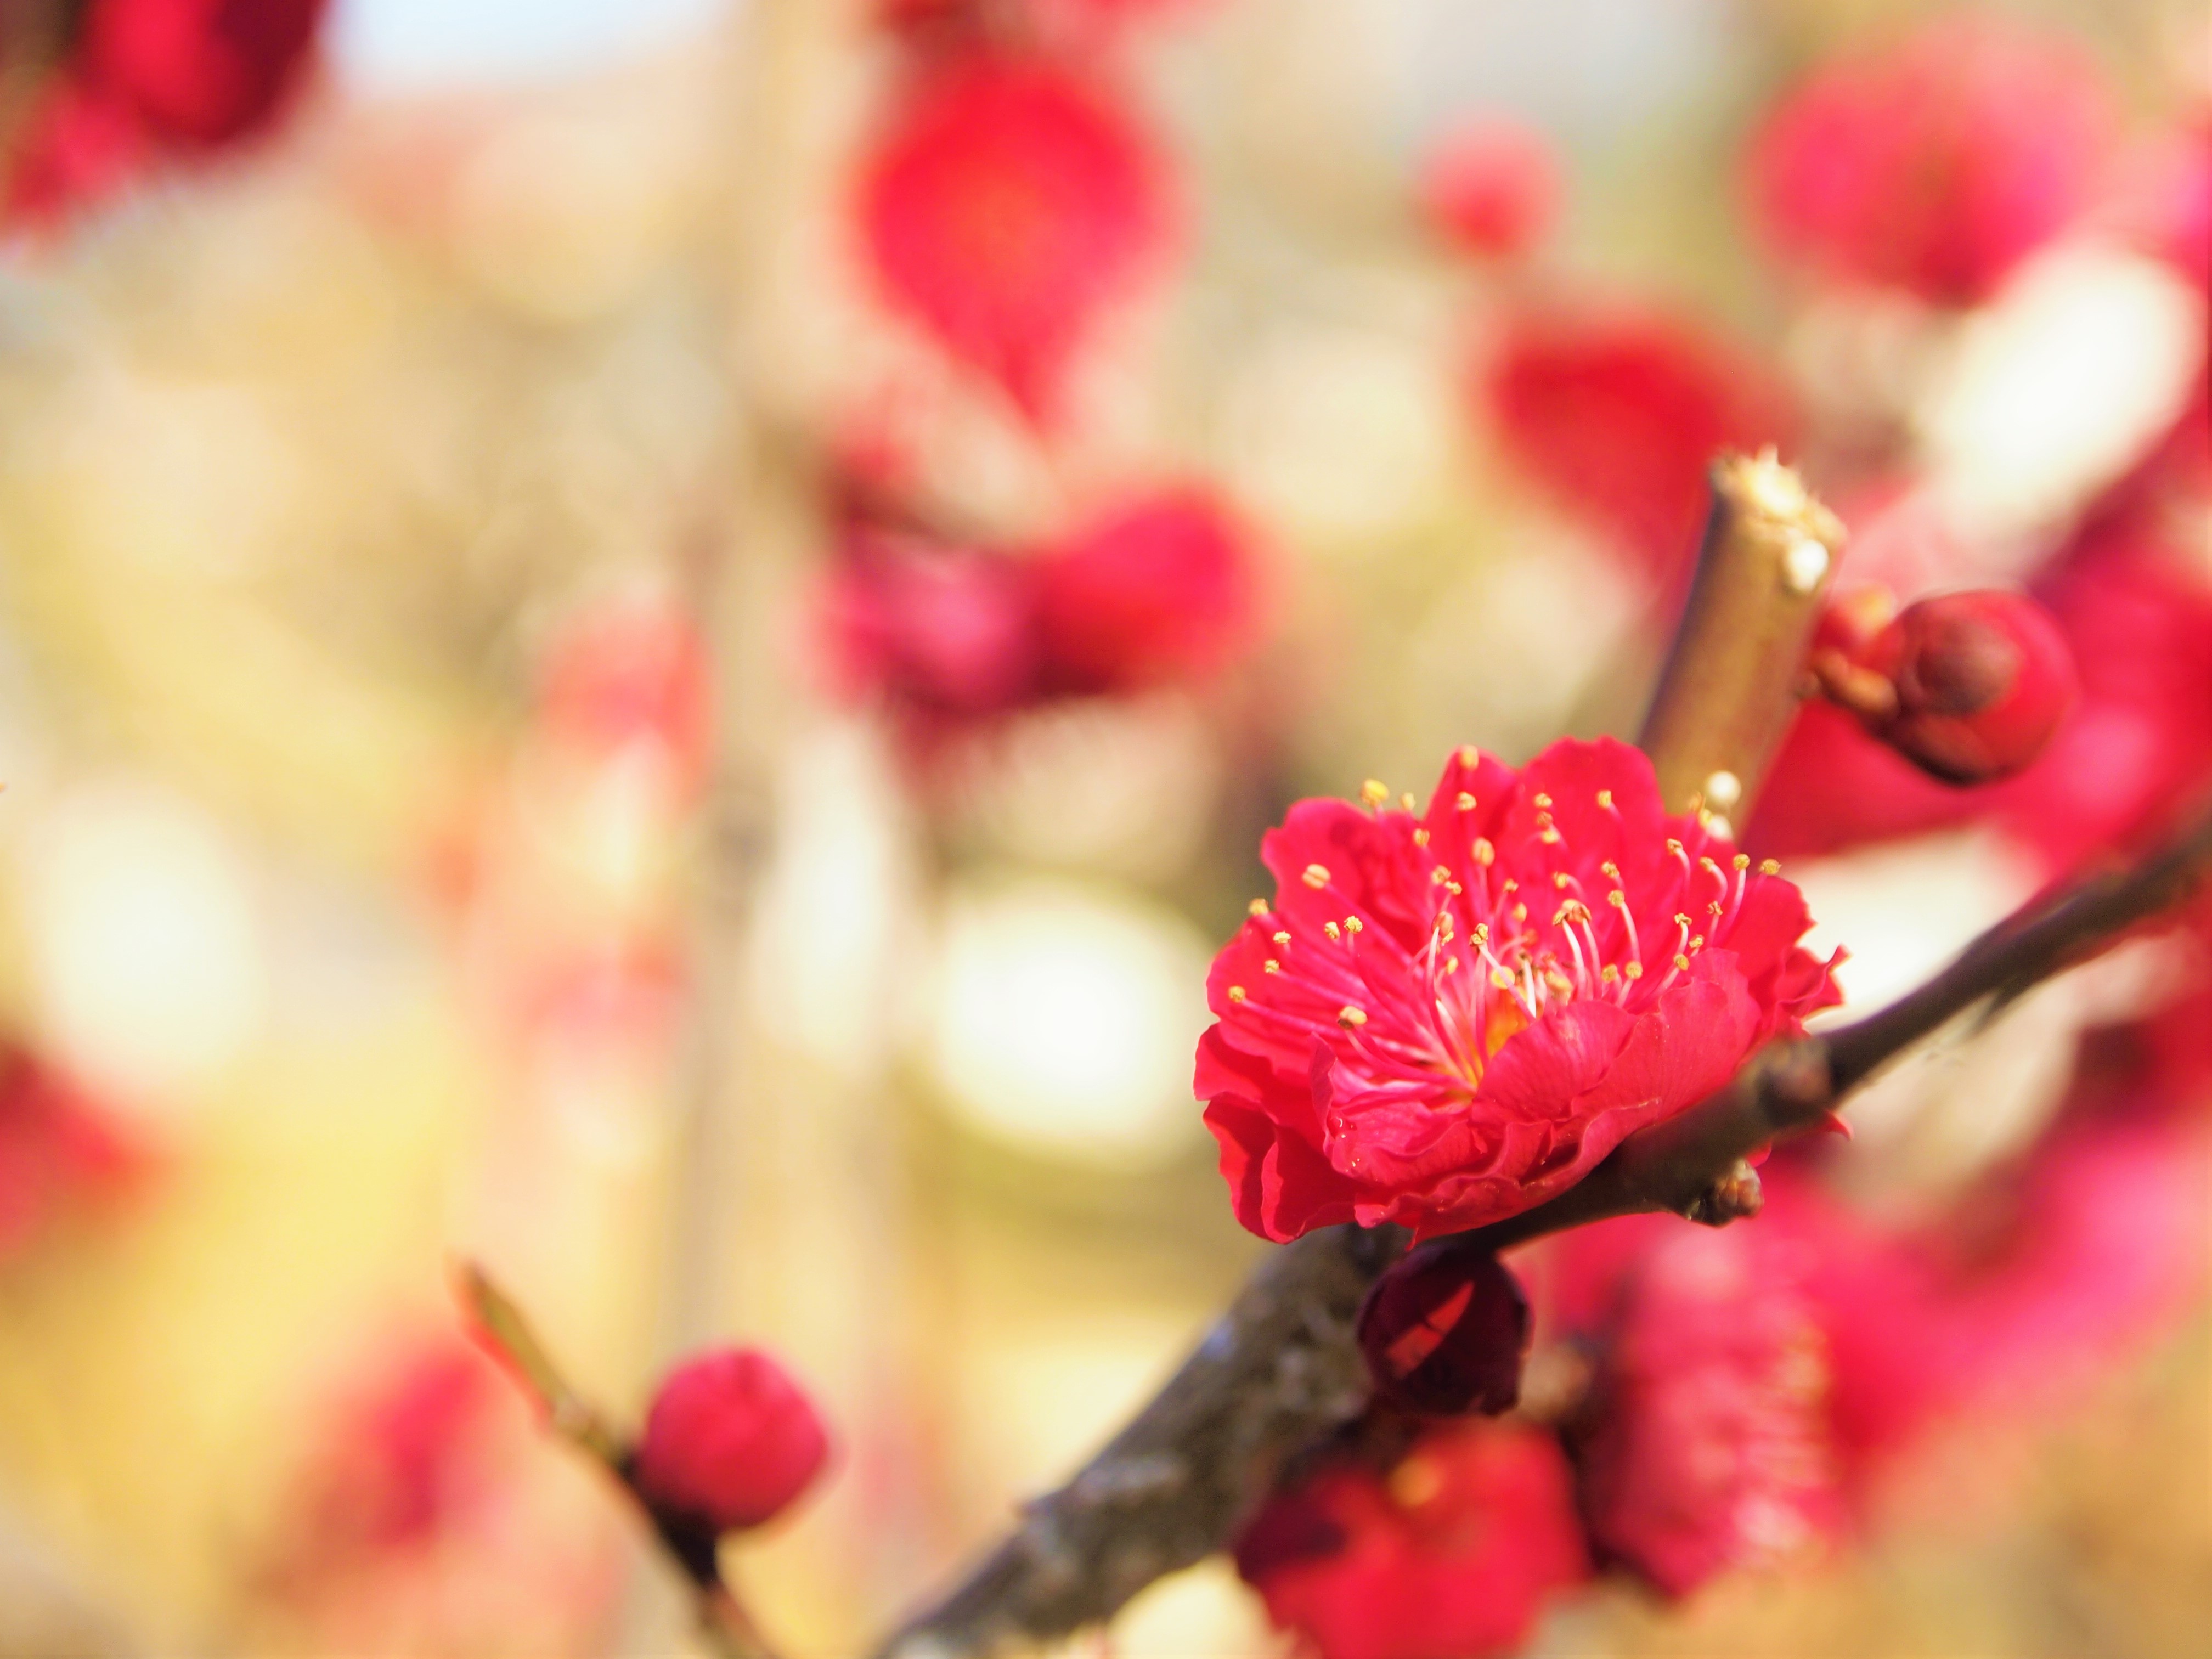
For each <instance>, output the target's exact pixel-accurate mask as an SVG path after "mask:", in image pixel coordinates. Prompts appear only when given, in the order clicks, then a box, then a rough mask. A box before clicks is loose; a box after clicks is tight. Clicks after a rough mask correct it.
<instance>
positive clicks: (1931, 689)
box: [1857, 588, 2081, 784]
mask: <svg viewBox="0 0 2212 1659" xmlns="http://www.w3.org/2000/svg"><path fill="white" fill-rule="evenodd" d="M1857 667H1858V668H1860V669H1861V670H1863V671H1866V672H1868V673H1869V674H1873V675H1877V676H1879V677H1880V678H1881V679H1882V680H1884V681H1886V682H1887V684H1889V685H1890V686H1891V687H1892V688H1893V690H1894V691H1895V702H1894V706H1893V708H1888V709H1887V710H1882V709H1880V708H1860V709H1859V710H1858V712H1859V714H1860V715H1861V718H1862V719H1863V720H1865V721H1866V724H1867V727H1868V729H1869V731H1871V732H1873V733H1874V734H1875V736H1876V737H1878V738H1881V740H1882V741H1883V742H1885V743H1887V744H1889V745H1890V747H1892V748H1893V749H1895V750H1897V751H1898V752H1899V754H1901V755H1903V756H1904V757H1905V758H1906V759H1907V760H1910V761H1911V762H1912V763H1913V764H1915V765H1916V766H1917V767H1919V768H1920V769H1921V770H1922V771H1923V772H1927V773H1929V774H1931V775H1934V776H1936V777H1939V778H1942V780H1944V781H1946V782H1948V783H1959V784H1971V783H1990V782H1994V781H1996V780H1997V779H1999V778H2006V777H2010V776H2011V775H2013V774H2014V773H2015V772H2017V771H2019V770H2020V769H2021V768H2022V767H2025V766H2027V764H2028V763H2030V762H2032V761H2033V760H2034V759H2035V757H2037V756H2038V755H2039V754H2041V753H2042V752H2043V748H2044V745H2045V744H2047V743H2048V742H2050V740H2051V734H2052V733H2054V732H2057V729H2058V725H2059V722H2060V721H2061V720H2063V719H2064V718H2065V717H2066V714H2067V713H2068V711H2069V710H2070V709H2071V708H2073V706H2074V702H2075V697H2076V696H2079V695H2080V691H2081V684H2080V681H2079V680H2078V678H2076V677H2075V671H2074V656H2073V653H2072V652H2071V651H2070V650H2069V648H2068V647H2067V644H2066V640H2065V636H2064V635H2062V634H2060V633H2059V631H2058V627H2057V623H2054V622H2053V621H2052V620H2051V617H2050V615H2049V613H2048V612H2046V611H2045V610H2044V609H2043V607H2042V606H2041V605H2038V604H2036V602H2035V601H2034V600H2033V599H2029V598H2028V597H2027V595H2026V594H2023V593H2012V592H2004V591H2002V590H2001V589H1996V588H1984V589H1978V590H1976V591H1974V592H1965V593H1942V594H1938V595H1937V596H1936V597H1935V598H1933V599H1922V600H1919V601H1918V602H1917V603H1916V604H1913V605H1907V606H1905V609H1904V610H1903V611H1899V613H1898V615H1897V617H1896V618H1895V619H1894V620H1893V622H1891V623H1890V624H1889V626H1888V627H1887V628H1885V629H1882V630H1881V633H1880V634H1878V635H1875V638H1874V639H1873V640H1872V641H1870V642H1869V644H1868V645H1867V646H1866V647H1865V648H1864V650H1863V652H1862V653H1860V654H1859V657H1858V659H1857Z"/></svg>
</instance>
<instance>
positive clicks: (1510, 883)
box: [1498, 876, 1521, 893]
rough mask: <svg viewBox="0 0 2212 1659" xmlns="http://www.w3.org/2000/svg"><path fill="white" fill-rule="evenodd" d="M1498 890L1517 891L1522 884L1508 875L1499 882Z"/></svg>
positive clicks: (1503, 891)
mask: <svg viewBox="0 0 2212 1659" xmlns="http://www.w3.org/2000/svg"><path fill="white" fill-rule="evenodd" d="M1520 890H1521V884H1520V883H1519V882H1518V881H1516V880H1515V879H1514V878H1512V877H1511V876H1508V877H1506V878H1505V879H1504V880H1503V881H1501V882H1499V883H1498V891H1499V892H1501V893H1517V892H1519V891H1520Z"/></svg>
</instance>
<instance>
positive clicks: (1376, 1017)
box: [1196, 739, 1838, 1240]
mask: <svg viewBox="0 0 2212 1659" xmlns="http://www.w3.org/2000/svg"><path fill="white" fill-rule="evenodd" d="M1364 794H1365V798H1366V800H1367V802H1368V807H1369V810H1367V811H1362V810H1361V809H1360V808H1358V807H1356V806H1354V805H1351V804H1350V803H1348V802H1345V801H1340V800H1306V801H1301V802H1299V803H1297V805H1294V806H1293V807H1291V811H1290V814H1289V816H1288V817H1287V818H1286V819H1285V823H1284V824H1283V826H1282V827H1281V828H1280V829H1273V830H1271V831H1269V832H1268V834H1267V838H1266V839H1265V841H1263V842H1262V843H1261V858H1262V860H1264V861H1265V862H1266V864H1267V867H1268V869H1269V870H1270V871H1272V872H1273V874H1274V876H1275V878H1276V882H1277V887H1276V895H1275V898H1274V901H1273V903H1272V904H1270V903H1267V902H1258V901H1255V903H1254V905H1253V914H1252V918H1251V920H1250V921H1248V922H1246V924H1245V925H1244V927H1243V929H1242V930H1240V931H1239V933H1237V937H1236V938H1235V939H1231V941H1230V943H1229V944H1228V945H1226V946H1225V948H1224V949H1223V950H1222V951H1221V954H1220V955H1219V956H1218V957H1216V958H1215V960H1214V964H1213V970H1212V974H1211V975H1209V976H1208V979H1207V983H1206V994H1207V1000H1208V1004H1209V1006H1211V1007H1212V1011H1213V1013H1214V1016H1215V1022H1216V1023H1215V1024H1214V1025H1213V1026H1212V1028H1211V1029H1210V1030H1208V1031H1207V1032H1206V1036H1205V1037H1204V1038H1203V1039H1202V1040H1201V1042H1200V1045H1199V1053H1198V1070H1197V1079H1196V1091H1197V1093H1198V1095H1199V1097H1200V1098H1201V1099H1203V1100H1205V1101H1206V1103H1207V1106H1206V1125H1207V1127H1209V1128H1210V1129H1211V1130H1212V1132H1213V1135H1214V1138H1215V1139H1217V1140H1218V1142H1219V1143H1220V1146H1221V1170H1222V1175H1223V1176H1224V1178H1225V1180H1226V1181H1227V1182H1228V1183H1229V1189H1230V1195H1231V1202H1232V1204H1233V1205H1234V1206H1235V1208H1236V1211H1237V1219H1238V1220H1240V1221H1241V1222H1243V1224H1244V1225H1245V1226H1246V1227H1248V1228H1249V1229H1250V1230H1251V1231H1254V1232H1255V1233H1258V1234H1260V1235H1261V1236H1262V1237H1267V1238H1273V1239H1277V1240H1281V1239H1288V1238H1293V1237H1297V1236H1298V1235H1299V1234H1301V1233H1304V1232H1307V1231H1311V1230H1312V1229H1314V1228H1316V1227H1321V1226H1327V1225H1330V1224H1332V1223H1335V1222H1340V1221H1353V1220H1356V1221H1358V1223H1360V1225H1364V1226H1373V1225H1377V1224H1380V1223H1382V1222H1386V1221H1390V1222H1398V1223H1401V1224H1403V1225H1409V1226H1411V1227H1413V1228H1414V1229H1415V1230H1416V1231H1417V1232H1418V1233H1419V1234H1421V1235H1423V1236H1428V1235H1432V1234H1436V1233H1443V1232H1450V1231H1455V1230H1458V1229H1462V1228H1467V1227H1474V1226H1480V1225H1482V1224H1484V1223H1486V1222H1489V1221H1493V1220H1496V1219H1498V1218H1500V1217H1503V1216H1508V1215H1511V1214H1514V1213H1516V1212H1518V1211H1521V1210H1524V1209H1526V1208H1528V1206H1531V1205H1533V1204H1536V1203H1539V1202H1541V1201H1542V1200H1544V1199H1546V1198H1548V1197H1550V1196H1552V1195H1553V1194H1555V1193H1557V1192H1559V1191H1561V1190H1563V1189H1565V1188H1567V1187H1570V1186H1571V1185H1573V1184H1574V1183H1575V1182H1577V1181H1578V1180H1580V1179H1581V1178H1582V1176H1583V1175H1584V1174H1586V1173H1587V1172H1588V1171H1589V1169H1590V1168H1591V1167H1592V1166H1593V1165H1594V1164H1596V1163H1597V1161H1598V1160H1599V1159H1601V1158H1603V1157H1604V1156H1605V1155H1606V1154H1607V1152H1611V1151H1612V1150H1613V1147H1614V1146H1616V1145H1618V1144H1619V1143H1620V1140H1621V1139H1623V1138H1624V1137H1625V1136H1626V1135H1627V1134H1629V1133H1631V1132H1632V1131H1634V1130H1636V1129H1638V1128H1640V1127H1643V1126H1644V1125H1645V1124H1648V1123H1654V1122H1657V1121H1662V1120H1664V1119H1666V1118H1668V1117H1669V1116H1672V1115H1674V1113H1676V1112H1679V1111H1680V1110H1681V1109H1683V1108H1684V1107H1686V1106H1688V1105H1690V1104H1691V1103H1693V1102H1695V1101H1697V1100H1699V1098H1701V1097H1704V1096H1705V1095H1706V1094H1707V1093H1709V1092H1711V1091H1712V1090H1714V1089H1717V1088H1718V1087H1719V1086H1720V1085H1722V1084H1723V1082H1725V1081H1726V1080H1727V1079H1729V1077H1730V1076H1731V1075H1733V1074H1734V1073H1735V1069H1736V1068H1737V1066H1740V1065H1741V1063H1742V1061H1743V1060H1744V1058H1745V1056H1746V1055H1747V1054H1749V1053H1750V1052H1751V1050H1752V1049H1753V1048H1755V1047H1757V1046H1758V1045H1759V1043H1761V1042H1765V1040H1766V1039H1767V1038H1768V1037H1770V1036H1774V1035H1776V1034H1777V1033H1781V1032H1794V1031H1796V1030H1800V1029H1802V1025H1801V1022H1802V1019H1803V1018H1804V1017H1805V1016H1806V1015H1807V1014H1809V1013H1811V1012H1813V1011H1814V1010H1815V1009H1818V1008H1821V1007H1825V1006H1828V1005H1829V1004H1831V1003H1832V1002H1834V1001H1836V1000H1838V993H1837V991H1836V988H1835V986H1834V983H1833V981H1832V978H1831V977H1830V974H1829V967H1830V965H1831V964H1825V963H1821V962H1820V961H1819V960H1818V959H1816V958H1815V957H1812V956H1811V955H1809V954H1808V953H1807V952H1806V951H1804V950H1802V948H1800V947H1799V945H1798V944H1797V940H1798V939H1799V938H1800V937H1801V936H1802V934H1803V933H1804V932H1805V931H1806V928H1807V927H1808V925H1809V918H1808V916H1807V915H1806V911H1805V903H1804V900H1803V899H1802V896H1800V895H1799V893H1798V891H1797V890H1796V887H1795V886H1793V885H1792V884H1790V882H1788V881H1786V880H1784V878H1781V877H1780V876H1778V875H1777V874H1776V873H1774V871H1773V869H1772V867H1771V866H1762V867H1760V868H1759V869H1756V870H1754V869H1753V868H1752V867H1751V866H1750V860H1748V859H1746V858H1743V857H1741V855H1738V854H1736V852H1735V848H1734V847H1733V846H1732V845H1731V844H1730V843H1729V842H1727V841H1725V840H1723V839H1721V838H1719V837H1717V836H1713V835H1712V834H1711V833H1710V832H1709V831H1708V830H1707V829H1705V828H1704V827H1703V826H1702V825H1701V824H1700V823H1699V822H1698V820H1696V819H1695V818H1693V817H1669V816H1668V815H1667V814H1665V813H1664V812H1663V811H1662V809H1661V805H1660V801H1659V792H1658V787H1657V785H1656V781H1654V778H1653V775H1652V771H1651V763H1650V761H1649V760H1648V759H1646V758H1645V757H1644V756H1643V755H1642V754H1641V753H1640V752H1638V750H1634V749H1632V748H1630V747H1628V746H1627V745H1626V744H1621V743H1618V742H1615V741H1613V740H1611V739H1604V740H1601V741H1600V742H1597V743H1578V742H1573V741H1562V742H1560V743H1558V744H1553V746H1552V747H1551V748H1550V749H1548V750H1545V751H1544V753H1542V754H1541V755H1540V756H1538V757H1536V758H1535V759H1534V760H1533V761H1531V762H1530V763H1528V765H1527V766H1526V767H1524V768H1522V769H1521V771H1520V772H1519V773H1517V774H1516V772H1515V771H1514V770H1513V769H1510V768H1509V767H1507V766H1505V765H1504V764H1503V763H1501V762H1499V761H1498V760H1496V759H1493V758H1492V757H1489V756H1486V755H1483V754H1481V753H1480V752H1479V751H1477V750H1474V749H1471V748H1470V749H1463V750H1460V751H1459V753H1458V754H1457V755H1456V756H1455V757H1453V759H1452V761H1451V762H1450V763H1449V765H1447V766H1446V768H1445V769H1444V775H1443V780H1442V781H1440V782H1439V783H1438V785H1437V790H1436V793H1435V794H1434V795H1433V796H1432V797H1431V800H1430V804H1429V807H1428V811H1427V812H1426V813H1425V815H1423V816H1421V817H1415V815H1414V813H1413V810H1412V805H1413V803H1412V801H1411V799H1410V798H1407V800H1406V801H1405V803H1404V805H1402V806H1401V807H1393V806H1390V805H1387V801H1388V792H1387V791H1385V790H1383V788H1382V787H1381V786H1380V785H1373V786H1370V787H1369V788H1368V789H1367V790H1366V791H1365V792H1364Z"/></svg>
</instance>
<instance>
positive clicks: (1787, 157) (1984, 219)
mask: <svg viewBox="0 0 2212 1659" xmlns="http://www.w3.org/2000/svg"><path fill="white" fill-rule="evenodd" d="M2114 132H2115V127H2114V122H2113V118H2112V112H2111V110H2110V108H2109V106H2108V102H2107V98H2106V90H2105V86H2104V82H2103V81H2102V78H2101V77H2100V75H2099V73H2098V70H2097V67H2096V64H2094V62H2093V59H2092V58H2090V56H2089V54H2088V52H2087V50H2086V49H2085V48H2084V47H2082V46H2081V45H2079V44H2078V43H2076V42H2075V41H2073V40H2068V39H2066V38H2064V37H2063V36H2057V35H2052V34H2049V33H2043V32H2041V31H2039V30H2036V29H2033V28H2031V27H2027V26H2025V25H2023V24H2021V23H2020V22H2017V21H2012V20H2008V19H2006V18H2003V17H2000V16H1997V15H1990V14H1983V13H1973V12H1968V13H1960V14H1954V15H1948V16H1944V17H1941V18H1938V19H1936V21H1932V22H1929V23H1928V24H1925V25H1923V27H1920V28H1918V29H1917V30H1915V31H1914V32H1912V33H1910V34H1907V35H1905V37H1904V38H1902V39H1900V40H1897V41H1895V42H1893V43H1892V44H1890V45H1888V46H1885V47H1882V48H1880V49H1877V50H1875V51H1874V52H1869V53H1866V54H1864V55H1861V56H1855V57H1850V58H1843V59H1840V60H1838V61H1837V62H1834V63H1832V64H1827V65H1825V66H1824V67H1822V68H1820V70H1816V71H1815V72H1814V74H1813V75H1812V76H1811V77H1810V78H1808V80H1807V81H1806V82H1804V83H1803V84H1802V85H1800V86H1799V87H1797V88H1795V89H1794V90H1792V91H1791V92H1790V94H1788V95H1787V96H1786V97H1785V98H1784V100H1783V101H1782V102H1781V104H1780V105H1779V106H1778V107H1777V108H1776V109H1775V110H1774V112H1772V113H1771V115H1770V116H1769V117H1768V118H1767V119H1766V121H1765V124H1764V125H1763V126H1762V127H1761V128H1760V130H1759V132H1758V133H1757V135H1756V136H1755V137H1753V141H1752V143H1751V147H1750V150H1749V161H1748V168H1749V182H1750V197H1751V203H1752V208H1753V216H1754V217H1755V219H1756V220H1757V222H1758V225H1759V231H1760V232H1761V234H1762V235H1763V236H1764V238H1765V241H1766V243H1767V245H1768V246H1769V247H1770V248H1771V250H1772V252H1774V254H1775V255H1776V257H1777V258H1780V259H1782V260H1784V261H1785V262H1787V263H1790V264H1796V265H1800V266H1802V267H1805V268H1808V269H1809V270H1814V271H1815V272H1817V273H1820V274H1821V275H1824V276H1828V277H1831V278H1833V279H1838V280H1842V281H1848V282H1857V283H1874V284H1880V285H1885V286H1894V287H1899V288H1903V289H1910V290H1911V291H1912V292H1913V293H1915V294H1917V295H1921V296H1922V297H1923V298H1926V299H1929V300H1931V301H1936V302H1938V303H1941V304H1947V305H1971V304H1973V303H1975V302H1976V301H1980V300H1983V299H1985V298H1987V297H1988V295H1990V293H1991V292H1992V291H1994V290H1995V289H1996V286H1997V284H1998V283H2000V282H2002V280H2003V278H2004V277H2005V276H2006V275H2007V273H2008V272H2009V271H2010V270H2012V269H2013V267H2014V266H2015V265H2016V264H2019V263H2020V262H2021V260H2022V259H2023V258H2026V257H2027V255H2028V254H2030V253H2032V252H2034V251H2035V250H2036V249H2037V248H2038V247H2039V246H2042V245H2043V244H2044V243H2045V241H2047V240H2050V239H2051V237H2052V236H2053V235H2055V234H2057V232H2058V231H2060V230H2061V229H2063V228H2065V227H2066V226H2067V225H2068V224H2069V222H2071V221H2072V220H2073V219H2074V218H2075V216H2076V215H2077V214H2079V213H2080V212H2081V210H2082V209H2083V208H2084V207H2086V206H2087V204H2089V202H2090V200H2091V198H2092V197H2093V192H2094V191H2096V189H2097V188H2098V186H2099V185H2100V183H2101V182H2102V175H2103V173H2104V171H2105V169H2106V165H2107V163H2108V161H2109V159H2110V156H2111V153H2112V138H2113V137H2114Z"/></svg>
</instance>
